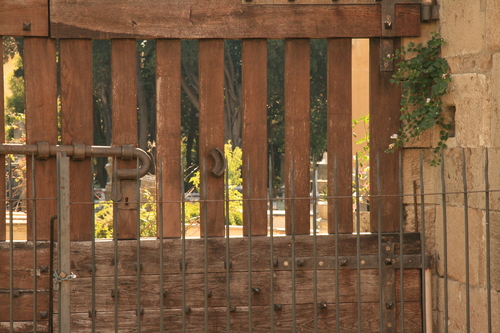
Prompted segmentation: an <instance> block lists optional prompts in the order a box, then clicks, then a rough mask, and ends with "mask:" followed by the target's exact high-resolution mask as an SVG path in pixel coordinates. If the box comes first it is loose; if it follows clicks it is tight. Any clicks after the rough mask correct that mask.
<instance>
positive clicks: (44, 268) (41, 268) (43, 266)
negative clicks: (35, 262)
mask: <svg viewBox="0 0 500 333" xmlns="http://www.w3.org/2000/svg"><path fill="white" fill-rule="evenodd" d="M48 271H49V266H45V265H40V273H47V272H48Z"/></svg>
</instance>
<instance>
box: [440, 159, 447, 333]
mask: <svg viewBox="0 0 500 333" xmlns="http://www.w3.org/2000/svg"><path fill="white" fill-rule="evenodd" d="M444 169H445V159H444V153H441V193H442V194H441V205H442V206H443V269H444V271H443V289H444V305H443V306H444V333H448V227H447V225H448V217H447V213H446V181H445V173H444Z"/></svg>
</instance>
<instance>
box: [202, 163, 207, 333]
mask: <svg viewBox="0 0 500 333" xmlns="http://www.w3.org/2000/svg"><path fill="white" fill-rule="evenodd" d="M202 176H203V180H202V184H203V205H204V207H205V209H203V215H204V217H205V218H204V219H203V221H204V222H203V231H204V234H203V248H204V251H203V253H204V259H205V260H204V264H205V265H204V266H205V267H204V272H205V274H204V276H203V280H204V286H205V293H204V299H205V302H204V330H205V332H208V215H207V208H208V207H207V206H208V203H207V169H206V160H205V158H203V175H202Z"/></svg>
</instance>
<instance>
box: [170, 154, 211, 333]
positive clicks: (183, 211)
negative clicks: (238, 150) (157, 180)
mask: <svg viewBox="0 0 500 333" xmlns="http://www.w3.org/2000/svg"><path fill="white" fill-rule="evenodd" d="M183 163H184V162H183ZM181 175H182V176H181V182H182V184H181V192H182V193H181V218H182V224H181V243H182V245H181V246H182V265H181V267H182V332H186V311H187V304H186V200H185V190H186V189H185V187H184V164H182V165H181ZM198 204H199V205H201V203H198ZM200 209H201V207H200ZM200 212H201V210H200ZM162 267H163V266H162Z"/></svg>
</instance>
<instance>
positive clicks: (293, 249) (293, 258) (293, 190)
mask: <svg viewBox="0 0 500 333" xmlns="http://www.w3.org/2000/svg"><path fill="white" fill-rule="evenodd" d="M291 160H292V163H291V164H292V165H291V173H292V176H291V177H290V178H291V180H290V186H291V189H290V196H291V209H292V214H291V215H292V322H293V325H292V332H293V333H295V332H296V330H297V322H296V308H295V305H296V295H295V283H296V281H295V166H294V163H293V162H294V156H293V155H292V156H291Z"/></svg>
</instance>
